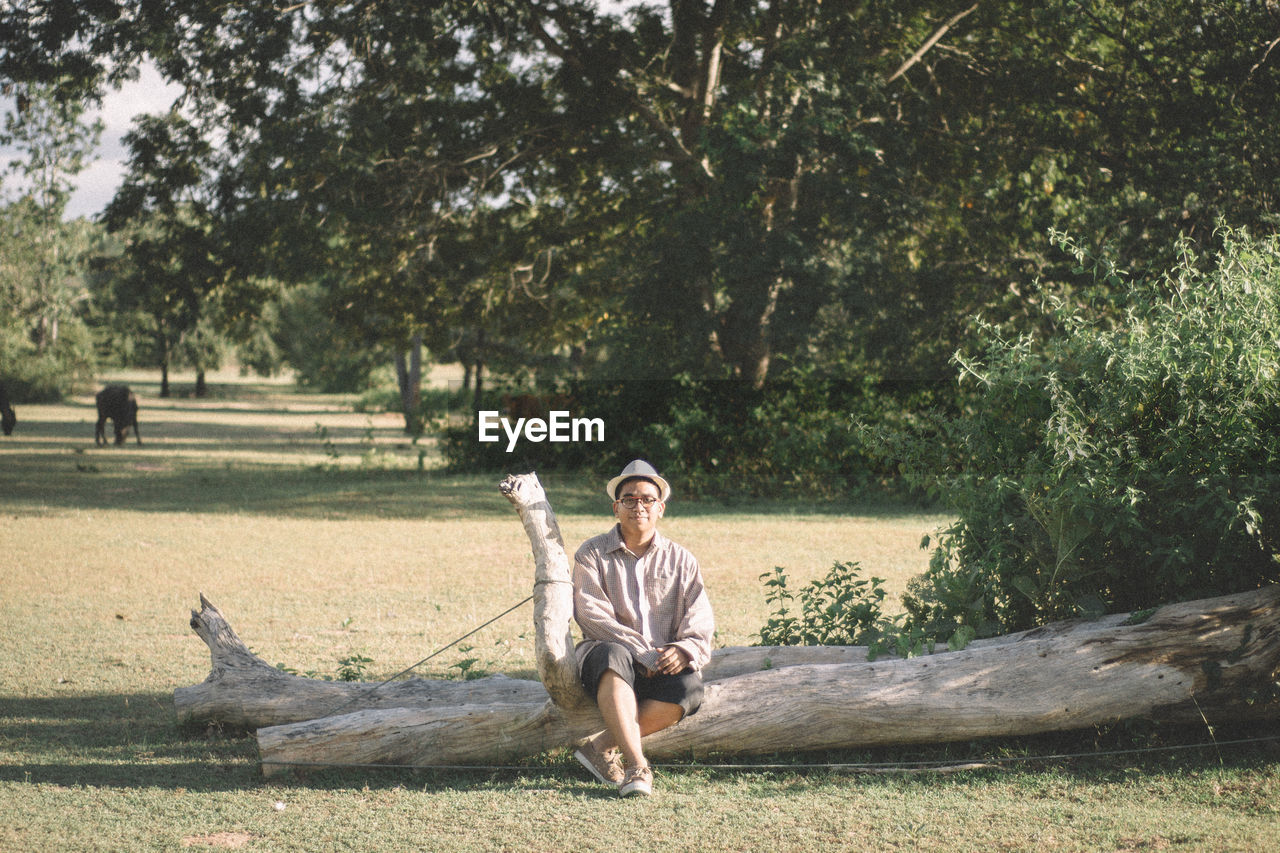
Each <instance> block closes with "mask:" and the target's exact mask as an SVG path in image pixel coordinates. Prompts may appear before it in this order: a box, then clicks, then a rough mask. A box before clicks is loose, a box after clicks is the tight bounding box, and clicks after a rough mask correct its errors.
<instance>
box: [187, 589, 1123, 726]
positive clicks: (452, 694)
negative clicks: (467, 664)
mask: <svg viewBox="0 0 1280 853" xmlns="http://www.w3.org/2000/svg"><path fill="white" fill-rule="evenodd" d="M1126 618H1127V617H1125V616H1108V617H1105V618H1104V619H1101V620H1098V621H1083V620H1082V621H1075V622H1063V623H1058V624H1054V625H1046V626H1044V627H1042V628H1036V629H1034V630H1031V631H1024V632H1021V633H1018V634H1009V635H1007V636H1004V637H995V638H991V639H988V640H977V641H975V642H973V643H971V644H970V648H971V649H977V648H990V647H992V646H997V645H1008V644H1011V643H1017V642H1029V641H1033V640H1047V639H1050V638H1058V639H1061V640H1064V641H1066V640H1069V639H1070V638H1072V637H1076V638H1080V637H1083V636H1084V635H1086V634H1088V633H1091V632H1093V631H1096V630H1098V629H1099V628H1106V627H1114V626H1115V625H1119V624H1120V623H1121V622H1123V621H1124V619H1126ZM191 629H192V630H193V631H194V632H195V633H196V635H197V636H198V637H200V639H202V640H203V641H204V642H205V644H206V645H207V646H208V647H209V654H210V658H211V667H210V671H209V675H208V677H207V678H205V680H204V681H202V682H201V683H199V684H196V685H193V686H191V687H179V688H177V689H175V690H174V691H173V705H174V711H175V712H176V714H177V717H178V722H179V723H180V724H182V725H203V724H217V725H223V726H228V727H231V728H239V729H260V728H265V727H268V726H278V725H284V724H287V723H300V722H305V721H307V720H315V719H319V718H322V717H329V716H335V715H339V714H350V713H354V712H356V711H367V710H389V709H392V708H408V709H413V708H417V709H420V710H437V709H441V708H449V707H454V706H472V705H520V706H523V707H525V709H526V710H530V709H533V710H537V709H540V708H541V706H542V704H543V703H544V702H545V700H546V699H547V690H546V688H545V687H544V686H543V684H542V682H540V681H536V680H532V679H525V678H511V677H508V676H506V675H492V676H487V677H485V678H477V679H473V680H470V681H448V680H436V679H423V678H412V679H406V680H404V681H390V682H347V681H323V680H319V679H312V678H304V677H301V676H298V675H293V674H291V673H288V672H285V671H283V670H281V669H278V668H276V667H274V666H272V665H270V664H269V663H267V662H266V661H264V660H263V659H262V658H260V657H258V656H257V655H255V654H254V653H253V652H251V651H250V650H249V648H248V646H246V645H245V643H244V641H243V640H241V639H240V637H239V636H238V635H237V634H236V632H235V630H234V629H233V628H232V627H231V625H230V624H229V623H228V622H227V620H226V619H225V618H224V617H223V615H222V613H221V611H219V610H218V608H217V607H216V606H214V604H213V603H212V602H210V601H209V600H208V599H207V598H205V597H204V595H201V596H200V610H199V611H196V610H193V611H191ZM867 656H868V649H867V647H866V646H731V647H726V648H720V649H715V650H713V651H712V653H711V662H710V663H709V664H708V665H707V666H706V668H705V669H704V670H703V676H704V677H705V679H706V680H707V682H708V683H715V682H717V681H723V680H725V679H728V678H734V677H736V676H740V675H748V674H750V673H754V672H765V671H772V670H780V669H787V668H789V667H795V666H814V665H830V664H847V663H863V662H865V661H866V660H867Z"/></svg>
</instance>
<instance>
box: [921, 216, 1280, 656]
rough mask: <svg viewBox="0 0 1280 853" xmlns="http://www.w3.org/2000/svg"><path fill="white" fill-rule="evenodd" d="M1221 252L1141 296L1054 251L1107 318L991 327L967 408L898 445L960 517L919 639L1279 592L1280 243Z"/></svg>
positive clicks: (931, 576)
mask: <svg viewBox="0 0 1280 853" xmlns="http://www.w3.org/2000/svg"><path fill="white" fill-rule="evenodd" d="M1218 238H1219V239H1220V240H1221V242H1222V245H1223V249H1222V250H1221V251H1220V252H1219V253H1218V254H1217V255H1216V256H1213V257H1201V256H1199V255H1197V254H1196V253H1195V251H1194V250H1193V249H1192V247H1191V245H1190V244H1189V242H1187V241H1183V242H1180V243H1179V245H1178V247H1177V251H1178V254H1179V255H1180V258H1181V260H1180V262H1179V263H1178V264H1177V265H1176V266H1174V267H1173V268H1172V269H1171V270H1169V271H1168V272H1167V273H1165V274H1163V275H1160V276H1154V277H1148V278H1135V277H1132V276H1130V275H1128V274H1126V273H1124V272H1122V271H1120V270H1118V269H1117V268H1116V267H1115V265H1114V264H1113V263H1112V262H1110V261H1108V260H1107V259H1106V258H1097V257H1094V256H1092V255H1091V254H1090V253H1089V252H1087V251H1085V250H1084V249H1082V248H1081V247H1079V246H1078V245H1076V244H1075V243H1074V242H1072V241H1070V240H1069V239H1067V238H1066V237H1065V236H1064V235H1062V234H1056V235H1055V239H1056V240H1057V241H1058V242H1059V243H1060V244H1061V245H1062V246H1063V248H1064V249H1066V250H1067V251H1068V252H1070V253H1071V254H1072V255H1073V256H1074V258H1075V260H1076V269H1077V272H1080V273H1084V272H1091V273H1092V278H1093V279H1094V280H1095V281H1098V280H1102V281H1104V282H1105V283H1107V284H1109V285H1110V287H1109V288H1108V289H1109V290H1111V292H1113V293H1116V294H1118V295H1117V296H1116V297H1115V298H1114V302H1109V303H1107V304H1103V305H1098V306H1094V305H1089V304H1086V303H1084V302H1082V301H1080V300H1073V299H1065V298H1062V297H1059V296H1055V295H1053V294H1051V293H1049V292H1048V291H1047V290H1046V291H1042V292H1041V293H1040V298H1041V299H1042V301H1043V306H1044V315H1045V316H1044V324H1045V327H1046V328H1047V329H1048V330H1049V331H1048V333H1046V334H1040V335H1037V334H1024V335H1020V336H1008V335H1005V334H1003V333H1002V332H1001V331H1000V330H999V329H998V328H996V327H995V326H992V325H982V326H981V329H980V333H981V341H982V344H983V348H982V351H981V352H980V354H978V355H958V356H957V362H958V363H959V365H960V367H961V370H962V380H963V381H964V382H965V383H972V384H973V386H974V389H975V391H976V393H975V394H974V395H973V396H972V398H971V399H970V403H969V405H968V406H967V408H966V409H965V410H964V412H963V413H962V414H961V415H960V416H959V417H956V418H954V419H939V420H936V421H934V422H933V423H931V424H928V425H924V426H921V428H920V429H919V430H918V431H917V432H916V433H915V436H914V439H912V440H906V441H904V442H903V443H902V444H900V445H899V446H898V452H899V453H901V454H902V456H901V457H900V459H901V461H902V462H903V463H904V465H905V467H906V470H907V471H908V473H909V475H910V476H912V477H913V478H915V479H916V480H918V481H920V482H922V483H927V484H928V485H929V487H931V488H933V489H935V490H936V491H937V492H938V493H939V494H942V495H945V496H946V497H947V499H948V501H949V502H950V503H951V505H952V507H954V509H955V511H956V514H957V519H958V520H957V521H956V523H955V525H954V526H952V527H951V528H949V529H948V530H946V531H945V532H944V533H943V535H942V538H941V541H940V543H939V547H938V549H937V550H936V551H935V553H934V555H933V559H932V562H931V565H930V569H929V571H928V573H927V575H926V576H925V577H924V578H923V579H920V580H919V581H917V582H916V583H914V584H913V585H912V587H911V589H910V591H909V594H908V595H907V597H906V599H905V603H906V605H907V609H908V611H909V613H910V614H911V617H912V619H913V620H914V621H915V623H916V624H919V625H921V626H923V627H925V628H926V629H927V630H929V631H930V632H931V633H932V634H933V635H934V636H944V635H946V634H947V633H948V632H951V631H954V630H955V629H956V628H957V627H958V626H962V625H964V626H968V627H969V628H971V629H973V630H974V631H975V632H976V633H977V634H978V635H980V636H985V635H989V634H994V633H997V632H1007V631H1011V630H1017V629H1021V628H1027V627H1029V626H1031V625H1034V624H1037V623H1040V622H1043V621H1048V620H1054V619H1061V618H1067V617H1072V616H1094V615H1098V614H1100V613H1102V612H1104V611H1126V610H1136V609H1139V608H1146V607H1151V606H1155V605H1158V604H1162V603H1166V602H1170V601H1175V600H1186V599H1192V598H1197V597H1204V596H1210V595H1217V594H1224V593H1229V592H1234V591H1239V590H1243V589H1249V588H1253V587H1255V586H1257V585H1258V584H1261V583H1268V582H1273V581H1276V580H1280V563H1278V562H1277V554H1278V553H1280V430H1277V429H1276V425H1277V424H1280V347H1277V341H1278V340H1280V241H1277V240H1276V239H1275V238H1270V239H1254V238H1250V237H1249V236H1247V235H1246V234H1244V233H1241V232H1238V231H1232V230H1230V229H1226V228H1223V229H1222V230H1221V232H1220V234H1219V235H1218ZM939 448H945V449H946V450H947V451H949V452H948V453H939V450H938V449H939Z"/></svg>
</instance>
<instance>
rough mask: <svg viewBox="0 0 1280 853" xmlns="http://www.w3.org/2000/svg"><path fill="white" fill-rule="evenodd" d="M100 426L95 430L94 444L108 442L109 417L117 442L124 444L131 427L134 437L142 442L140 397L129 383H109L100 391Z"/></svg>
mask: <svg viewBox="0 0 1280 853" xmlns="http://www.w3.org/2000/svg"><path fill="white" fill-rule="evenodd" d="M97 400H98V426H97V428H96V429H95V430H94V432H93V443H94V444H106V443H107V435H106V432H107V431H106V427H107V419H108V418H110V419H111V425H112V426H113V427H115V431H116V444H124V440H125V438H127V437H128V435H129V427H133V437H134V438H135V439H136V440H137V442H138V444H142V433H140V432H138V398H137V397H135V396H134V395H133V392H132V391H130V390H129V386H128V385H108V386H107V387H106V388H103V389H102V390H101V391H99V392H98V397H97Z"/></svg>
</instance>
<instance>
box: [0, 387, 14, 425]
mask: <svg viewBox="0 0 1280 853" xmlns="http://www.w3.org/2000/svg"><path fill="white" fill-rule="evenodd" d="M17 423H18V416H17V415H15V414H14V413H13V406H10V405H9V392H8V391H6V390H5V389H4V383H3V382H0V427H3V428H4V434H5V435H13V427H14V425H15V424H17Z"/></svg>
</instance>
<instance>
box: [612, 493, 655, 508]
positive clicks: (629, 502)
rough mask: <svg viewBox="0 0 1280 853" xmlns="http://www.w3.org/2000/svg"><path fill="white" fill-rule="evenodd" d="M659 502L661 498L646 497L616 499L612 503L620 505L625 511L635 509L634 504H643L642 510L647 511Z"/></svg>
mask: <svg viewBox="0 0 1280 853" xmlns="http://www.w3.org/2000/svg"><path fill="white" fill-rule="evenodd" d="M661 500H662V499H661V498H652V497H649V496H647V495H646V496H645V497H643V498H618V499H617V500H616V501H614V503H620V504H622V505H623V506H624V507H626V508H627V509H635V508H636V504H644V508H645V509H648V508H649V507H651V506H653V505H654V504H656V503H660V502H661Z"/></svg>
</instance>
